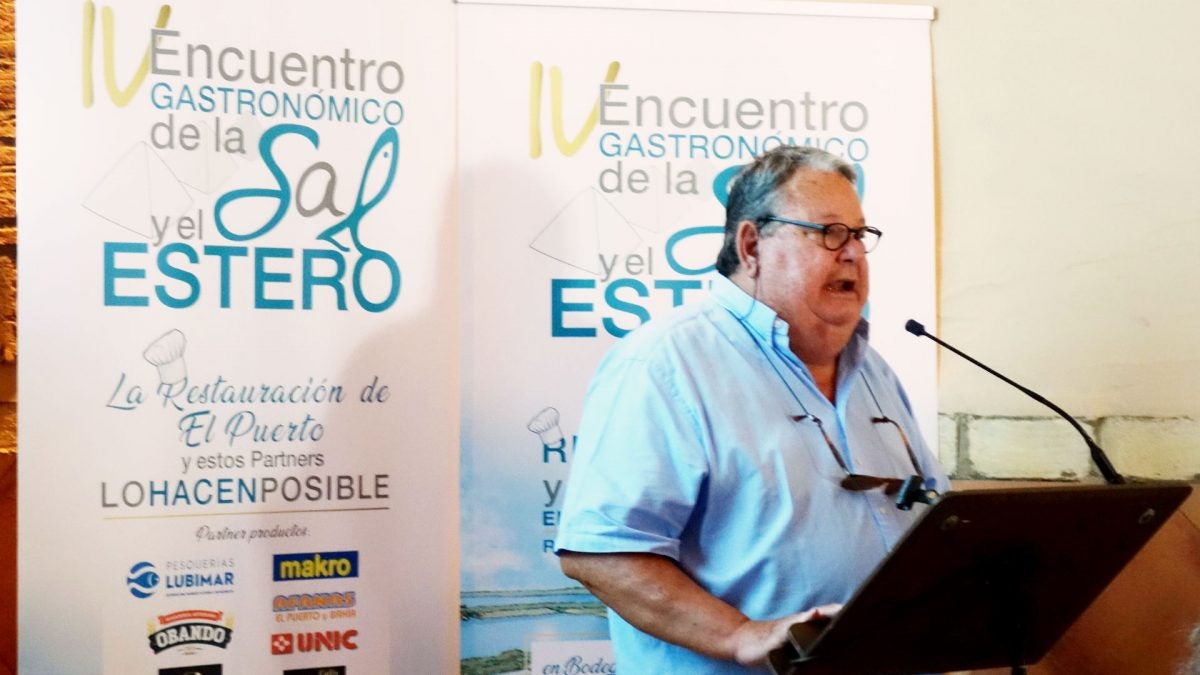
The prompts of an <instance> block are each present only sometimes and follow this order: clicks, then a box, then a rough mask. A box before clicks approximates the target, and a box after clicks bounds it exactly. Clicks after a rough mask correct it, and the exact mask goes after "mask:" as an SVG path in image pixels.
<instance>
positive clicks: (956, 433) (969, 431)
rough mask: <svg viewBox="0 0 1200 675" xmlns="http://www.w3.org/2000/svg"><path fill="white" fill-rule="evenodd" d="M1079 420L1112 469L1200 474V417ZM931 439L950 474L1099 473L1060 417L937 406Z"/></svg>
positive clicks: (1141, 474)
mask: <svg viewBox="0 0 1200 675" xmlns="http://www.w3.org/2000/svg"><path fill="white" fill-rule="evenodd" d="M1079 422H1080V424H1081V425H1082V426H1083V428H1084V430H1086V431H1087V432H1088V434H1089V435H1091V437H1092V438H1093V439H1095V440H1096V443H1098V444H1099V445H1100V447H1102V448H1104V450H1105V452H1106V453H1107V454H1108V458H1109V459H1110V460H1111V461H1112V464H1113V466H1114V467H1115V468H1116V470H1117V472H1118V473H1121V474H1123V475H1124V476H1126V477H1129V478H1167V479H1182V480H1193V481H1194V480H1200V422H1197V421H1196V420H1194V419H1192V418H1190V417H1168V418H1163V417H1124V416H1113V417H1102V418H1099V419H1092V420H1088V419H1081V420H1079ZM938 423H939V428H938V440H939V444H940V446H941V454H942V460H943V463H944V464H945V465H946V470H947V471H949V472H950V473H951V475H953V476H954V477H955V478H964V479H981V478H1000V479H1005V478H1033V479H1044V480H1062V479H1069V480H1077V479H1097V480H1098V479H1099V476H1100V473H1099V471H1098V470H1097V469H1096V467H1095V466H1094V465H1093V464H1092V461H1091V457H1090V456H1089V454H1088V449H1087V446H1086V445H1084V443H1083V439H1081V438H1080V437H1079V434H1078V433H1076V432H1075V430H1074V429H1073V428H1071V426H1070V425H1069V424H1067V422H1066V421H1064V420H1063V419H1061V418H1059V417H1000V416H990V417H989V416H980V415H968V414H963V413H956V414H949V413H942V414H941V415H939V419H938Z"/></svg>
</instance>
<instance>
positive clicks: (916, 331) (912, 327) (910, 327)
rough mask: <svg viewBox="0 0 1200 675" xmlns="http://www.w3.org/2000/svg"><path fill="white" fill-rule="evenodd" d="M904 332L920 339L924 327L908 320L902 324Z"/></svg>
mask: <svg viewBox="0 0 1200 675" xmlns="http://www.w3.org/2000/svg"><path fill="white" fill-rule="evenodd" d="M904 330H906V331H908V332H910V333H912V334H913V335H916V336H917V337H921V336H922V335H924V334H925V326H922V325H921V324H920V322H918V321H916V320H914V319H909V320H908V321H907V322H906V323H905V324H904Z"/></svg>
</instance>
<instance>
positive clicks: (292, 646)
mask: <svg viewBox="0 0 1200 675" xmlns="http://www.w3.org/2000/svg"><path fill="white" fill-rule="evenodd" d="M357 639H358V631H357V630H355V629H353V628H351V629H350V630H327V631H322V632H320V633H274V634H272V635H271V653H272V654H275V655H276V656H278V655H281V654H294V653H296V652H300V653H305V652H336V651H340V650H342V649H358V642H357V641H356V640H357Z"/></svg>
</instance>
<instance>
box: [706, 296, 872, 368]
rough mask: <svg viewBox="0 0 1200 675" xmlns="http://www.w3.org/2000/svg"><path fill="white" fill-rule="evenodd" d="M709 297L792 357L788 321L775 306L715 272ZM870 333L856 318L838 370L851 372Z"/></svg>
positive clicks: (864, 348)
mask: <svg viewBox="0 0 1200 675" xmlns="http://www.w3.org/2000/svg"><path fill="white" fill-rule="evenodd" d="M712 298H713V299H714V300H715V301H716V302H717V304H719V305H721V306H722V307H724V308H725V309H726V310H727V311H728V312H729V313H730V314H732V315H733V316H734V318H736V319H738V320H739V321H741V322H742V323H743V324H745V325H746V326H747V327H749V328H750V329H751V331H752V332H753V333H754V339H756V340H758V341H759V342H761V343H763V344H765V345H766V346H768V347H771V346H777V347H779V348H780V349H781V350H782V351H783V352H784V353H786V354H788V355H791V356H792V357H793V358H795V356H794V355H793V354H792V350H791V347H790V346H789V342H788V324H787V322H786V321H784V320H783V319H781V318H779V315H778V314H776V313H775V310H773V309H771V308H770V307H768V306H767V305H766V304H764V303H761V302H759V301H758V299H757V298H754V297H751V296H750V294H748V293H746V291H743V290H742V289H741V288H740V287H739V286H738V285H737V284H735V283H733V282H732V281H730V280H729V279H728V278H727V277H726V276H725V275H723V274H718V275H716V278H715V279H713V282H712ZM869 333H870V324H869V323H867V320H866V319H859V320H858V325H857V326H855V328H854V335H853V336H852V337H851V338H850V343H849V344H847V345H846V348H845V349H843V350H842V357H843V358H842V359H840V363H839V367H838V370H840V371H843V372H851V371H853V369H855V368H856V367H857V364H858V363H859V362H860V361H861V360H862V358H863V356H864V355H865V353H866V349H867V337H868V335H869Z"/></svg>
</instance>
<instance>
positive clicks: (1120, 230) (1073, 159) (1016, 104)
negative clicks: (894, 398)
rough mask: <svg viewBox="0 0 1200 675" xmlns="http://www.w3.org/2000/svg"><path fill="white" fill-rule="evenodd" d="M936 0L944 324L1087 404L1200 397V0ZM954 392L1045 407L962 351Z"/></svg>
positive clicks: (1007, 410)
mask: <svg viewBox="0 0 1200 675" xmlns="http://www.w3.org/2000/svg"><path fill="white" fill-rule="evenodd" d="M897 4H899V3H897ZM934 4H935V6H936V8H937V19H936V21H934V23H933V27H932V32H933V48H934V63H933V70H934V76H935V88H936V93H935V96H936V105H937V115H938V120H937V135H938V142H939V147H938V157H939V160H940V176H939V200H940V207H941V217H940V226H941V246H940V264H941V283H940V302H941V304H940V321H939V328H940V330H941V332H942V333H941V335H942V337H943V338H944V339H946V340H947V341H950V342H951V343H954V344H956V345H957V346H959V347H960V348H963V349H965V350H967V351H969V352H972V353H974V354H975V355H976V357H977V358H981V359H982V360H984V361H987V362H990V363H991V364H992V365H993V367H995V368H997V369H998V370H1000V371H1001V372H1003V373H1005V374H1007V375H1009V376H1010V377H1013V378H1014V379H1017V380H1019V381H1022V382H1024V383H1025V384H1027V385H1028V386H1031V387H1033V388H1035V389H1039V390H1042V392H1043V393H1044V394H1046V395H1047V396H1048V397H1049V398H1051V399H1052V400H1055V401H1056V402H1057V403H1059V404H1060V405H1062V406H1063V407H1065V408H1067V409H1068V410H1070V411H1072V412H1073V413H1075V414H1076V415H1079V416H1083V417H1104V416H1111V415H1143V416H1161V417H1170V416H1181V415H1183V416H1186V415H1196V414H1197V413H1200V347H1198V346H1197V344H1198V343H1200V311H1197V310H1200V298H1198V297H1197V295H1198V294H1200V271H1198V270H1197V257H1198V254H1200V127H1198V124H1197V112H1198V111H1200V77H1198V76H1197V75H1198V68H1197V66H1196V64H1197V63H1200V41H1197V40H1196V39H1195V29H1196V27H1197V26H1200V3H1196V2H1194V1H1192V0H1164V1H1160V2H1154V3H1144V2H1136V1H1134V0H1105V1H1101V2H1097V1H1094V0H1089V1H1085V0H1058V1H1056V2H1042V1H1037V0H1005V1H1004V2H978V1H976V0H941V1H940V2H936V3H934ZM876 219H877V220H881V221H882V220H884V217H883V216H882V215H877V216H876ZM940 395H941V402H940V407H941V409H942V410H943V411H949V412H968V413H974V414H980V415H1029V414H1033V415H1040V414H1042V409H1040V408H1039V407H1038V406H1037V404H1035V403H1033V402H1032V401H1029V400H1028V399H1025V398H1024V397H1023V396H1022V395H1021V394H1019V393H1016V392H1014V391H1011V390H1009V389H1007V388H1006V387H1005V386H1004V385H1002V384H999V383H993V382H992V381H991V380H990V378H989V377H988V376H986V375H985V374H982V373H979V372H977V371H976V370H975V369H974V368H973V367H971V366H970V365H968V364H966V363H965V362H963V361H961V360H959V359H958V358H957V357H955V356H953V355H951V354H943V356H942V361H941V382H940Z"/></svg>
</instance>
